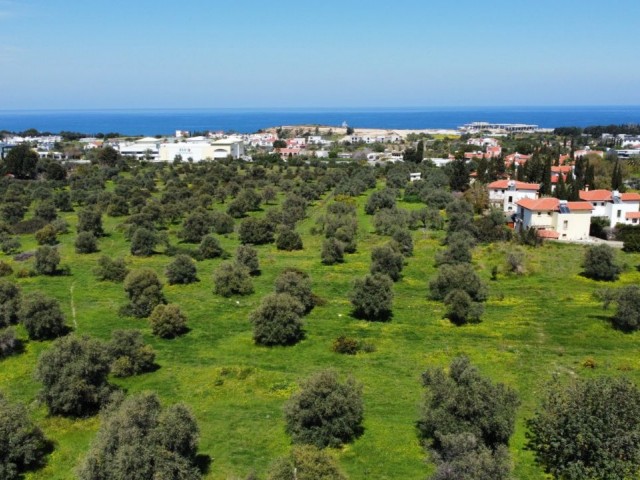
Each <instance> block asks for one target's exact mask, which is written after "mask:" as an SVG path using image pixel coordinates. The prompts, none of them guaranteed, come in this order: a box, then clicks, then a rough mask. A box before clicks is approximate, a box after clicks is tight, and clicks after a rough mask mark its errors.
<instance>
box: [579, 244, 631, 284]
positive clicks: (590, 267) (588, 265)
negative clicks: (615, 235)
mask: <svg viewBox="0 0 640 480" xmlns="http://www.w3.org/2000/svg"><path fill="white" fill-rule="evenodd" d="M615 257H616V254H615V250H614V249H613V248H611V247H610V246H609V245H605V244H603V243H602V244H598V245H592V246H590V247H588V248H587V251H586V252H585V254H584V261H583V263H582V266H583V268H584V275H585V276H586V277H588V278H592V279H593V280H606V281H613V280H617V279H618V276H619V275H620V272H621V271H622V269H621V268H620V266H619V265H618V264H617V263H616V258H615Z"/></svg>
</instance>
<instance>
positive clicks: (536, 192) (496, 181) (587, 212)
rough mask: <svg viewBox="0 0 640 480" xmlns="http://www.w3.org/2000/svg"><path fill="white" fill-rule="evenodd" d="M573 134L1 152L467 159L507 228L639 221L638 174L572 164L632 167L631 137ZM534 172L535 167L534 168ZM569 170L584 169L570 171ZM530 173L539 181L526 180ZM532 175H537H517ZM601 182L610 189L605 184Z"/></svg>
mask: <svg viewBox="0 0 640 480" xmlns="http://www.w3.org/2000/svg"><path fill="white" fill-rule="evenodd" d="M563 133H564V134H566V133H572V135H571V136H570V137H569V136H566V135H562V134H563ZM575 133H576V132H574V131H572V130H571V129H568V131H563V129H557V130H554V129H549V128H539V127H538V126H537V125H528V124H509V123H487V122H473V123H469V124H466V125H462V126H460V127H459V128H458V129H457V130H447V129H441V130H434V129H430V130H384V129H355V128H352V127H350V126H348V125H347V124H346V123H344V124H343V125H341V126H339V127H331V126H319V125H300V126H283V127H272V128H266V129H264V130H261V131H259V132H257V133H253V134H244V135H236V134H227V133H225V132H223V131H215V132H211V131H206V132H189V131H185V130H176V131H175V134H174V135H172V136H163V135H157V136H154V137H142V138H140V137H126V136H120V135H119V134H99V135H97V136H95V137H87V136H83V135H81V134H77V133H70V132H62V133H60V134H56V135H50V134H40V133H39V132H36V131H27V132H23V133H21V134H9V133H5V135H4V138H2V143H0V152H1V154H2V158H4V156H5V155H6V154H7V152H8V151H10V150H11V149H12V148H13V147H15V146H16V145H20V144H24V143H28V144H29V145H30V146H31V147H32V148H33V150H35V151H36V152H37V154H38V156H39V158H41V159H50V160H54V161H59V162H62V163H68V164H83V163H91V162H92V160H93V159H94V158H95V155H96V152H98V151H100V150H104V149H111V150H112V151H113V152H114V153H116V154H118V155H120V156H122V157H127V158H132V159H138V160H140V161H147V162H174V163H175V162H183V161H184V162H194V163H198V162H203V161H211V160H223V159H235V160H244V161H247V162H251V161H254V160H257V161H261V160H265V159H267V160H269V159H271V160H272V161H275V160H280V161H285V162H289V163H291V164H293V165H298V164H300V163H301V162H310V161H325V162H328V161H335V162H348V161H358V162H361V163H366V164H369V165H371V166H384V165H385V164H393V163H397V162H405V161H407V162H413V163H416V161H418V162H417V163H420V162H422V161H427V162H431V163H432V164H433V165H435V166H437V167H447V166H449V167H450V166H451V164H452V163H453V162H455V161H456V160H460V161H463V162H464V163H465V165H466V169H467V172H468V175H469V183H470V184H473V183H475V182H476V181H480V182H481V183H482V184H483V185H486V190H487V193H488V204H489V206H491V207H494V208H499V209H500V210H501V211H503V212H504V214H505V216H506V217H507V222H508V224H509V225H510V226H511V227H512V228H514V229H515V230H516V231H518V230H527V229H529V228H533V229H535V230H536V231H537V232H538V236H539V237H541V238H545V239H556V240H567V241H588V240H589V238H590V234H592V233H593V231H592V230H593V228H592V227H591V223H592V220H591V219H592V217H598V218H600V219H602V222H603V225H604V226H605V227H607V228H609V229H613V228H614V227H615V226H616V225H618V224H623V225H638V224H639V222H640V194H638V193H621V191H620V190H624V189H625V188H627V187H636V188H637V187H638V185H637V180H636V179H634V178H626V179H625V180H624V184H622V183H621V184H619V185H618V184H616V185H613V187H612V188H611V189H603V188H593V187H594V186H597V185H593V183H595V179H594V178H591V180H589V179H586V180H585V178H584V170H585V168H584V167H581V166H580V165H579V162H581V161H583V160H586V161H587V163H588V162H589V159H592V160H595V161H598V160H602V159H604V158H605V157H606V159H607V160H608V162H607V163H608V164H609V165H613V164H614V163H615V164H616V165H618V162H620V161H627V162H631V163H633V164H635V163H636V160H635V159H637V158H640V135H638V134H627V133H617V134H613V133H600V135H598V136H593V135H585V134H581V135H575ZM527 138H535V139H536V142H538V143H539V142H540V140H541V139H542V142H543V144H546V145H547V147H549V148H548V149H547V150H548V151H546V152H545V155H546V158H547V163H552V164H550V165H548V166H547V170H548V171H544V165H541V164H540V162H541V161H540V159H539V158H538V159H537V160H536V161H537V163H538V164H540V165H538V166H537V167H532V158H533V157H536V156H538V157H539V156H540V155H539V153H536V151H535V150H536V148H534V147H532V146H531V145H530V144H527ZM559 142H562V143H561V144H560V143H559ZM519 146H520V147H521V146H524V147H525V148H524V150H525V151H519V150H518V147H519ZM538 150H539V148H538ZM550 151H553V152H555V157H553V158H551V157H549V152H550ZM577 160H578V161H577ZM616 168H617V167H616ZM536 169H537V170H540V172H543V173H539V174H536V173H535V170H536ZM577 170H582V171H583V172H582V173H578V175H577V173H576V172H577ZM614 173H615V172H614ZM536 175H537V177H538V178H533V177H535V176H536ZM420 176H421V175H420V173H418V172H416V173H413V174H411V177H410V179H411V181H416V180H420ZM544 176H546V178H543V177H544ZM578 176H582V177H583V178H582V179H580V178H578ZM592 177H593V174H592ZM532 179H533V180H538V181H536V182H534V181H526V180H532ZM620 182H622V177H620ZM545 183H546V184H547V185H545ZM589 183H591V185H590V184H589ZM614 183H615V182H614ZM607 186H611V185H610V182H607ZM556 197H557V198H556Z"/></svg>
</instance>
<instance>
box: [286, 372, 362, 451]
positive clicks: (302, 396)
mask: <svg viewBox="0 0 640 480" xmlns="http://www.w3.org/2000/svg"><path fill="white" fill-rule="evenodd" d="M284 416H285V428H286V431H287V433H288V434H289V435H291V440H292V442H293V443H295V444H307V445H315V446H316V447H318V448H324V447H339V446H341V445H342V444H344V443H347V442H350V441H352V440H353V439H354V438H356V437H357V436H358V435H359V434H360V433H361V432H362V420H363V417H364V407H363V402H362V386H361V385H360V384H358V383H357V382H356V381H355V380H354V379H353V378H351V377H349V378H347V380H346V381H345V382H344V383H342V382H340V380H339V378H338V375H337V373H336V372H334V371H332V370H324V371H320V372H318V373H316V374H315V375H312V376H311V377H310V378H308V379H307V380H305V381H304V382H302V385H301V386H300V391H298V392H297V393H295V394H294V395H292V396H291V398H290V399H289V400H288V401H287V403H286V404H285V408H284Z"/></svg>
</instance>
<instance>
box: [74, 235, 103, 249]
mask: <svg viewBox="0 0 640 480" xmlns="http://www.w3.org/2000/svg"><path fill="white" fill-rule="evenodd" d="M75 247H76V253H81V254H82V253H95V252H97V251H98V240H97V239H96V237H95V236H94V235H93V233H91V232H80V233H79V234H78V236H77V237H76V242H75Z"/></svg>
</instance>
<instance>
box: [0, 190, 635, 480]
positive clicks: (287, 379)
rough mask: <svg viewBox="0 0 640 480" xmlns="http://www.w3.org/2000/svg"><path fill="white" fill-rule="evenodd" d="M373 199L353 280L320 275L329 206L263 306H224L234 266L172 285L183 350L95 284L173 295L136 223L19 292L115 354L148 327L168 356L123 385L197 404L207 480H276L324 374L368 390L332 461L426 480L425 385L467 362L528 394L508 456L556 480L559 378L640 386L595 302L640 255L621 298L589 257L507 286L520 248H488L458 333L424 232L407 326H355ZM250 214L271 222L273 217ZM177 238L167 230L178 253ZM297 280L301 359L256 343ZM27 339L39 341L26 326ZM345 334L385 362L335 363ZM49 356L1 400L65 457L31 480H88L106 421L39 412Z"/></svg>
mask: <svg viewBox="0 0 640 480" xmlns="http://www.w3.org/2000/svg"><path fill="white" fill-rule="evenodd" d="M370 193H371V191H368V192H367V195H368V194H370ZM366 198H367V196H366V195H362V196H360V197H358V198H357V202H358V219H359V228H360V230H359V234H358V251H357V253H355V254H351V255H346V256H345V262H344V263H343V264H341V265H337V266H324V265H322V264H321V263H320V248H321V244H322V240H323V237H322V236H320V235H312V234H311V233H310V230H311V228H312V227H313V225H315V221H316V219H317V218H318V217H319V216H320V215H322V214H323V213H324V211H325V208H326V205H327V204H328V203H329V202H330V201H331V199H332V197H331V195H330V194H329V195H325V196H324V197H323V198H322V199H321V200H319V201H317V202H315V203H314V204H312V205H311V206H310V207H309V208H308V210H307V213H308V215H307V218H306V219H305V220H304V221H302V222H300V223H299V224H298V226H297V231H298V232H300V233H301V234H302V237H303V242H304V249H303V250H302V251H297V252H282V251H278V250H276V248H275V246H274V245H264V246H259V247H257V249H258V251H259V259H260V265H261V269H262V274H261V275H260V276H257V277H254V278H253V282H254V287H255V293H253V294H252V295H250V296H246V297H232V298H223V297H220V296H217V295H214V294H213V280H212V273H213V271H214V270H215V269H216V267H217V266H218V265H219V264H220V262H222V260H221V259H214V260H205V261H201V262H198V264H197V266H198V276H199V279H200V281H199V282H198V283H194V284H190V285H185V286H183V285H176V286H169V285H166V284H165V287H164V292H165V295H166V297H167V299H168V301H169V302H171V303H177V304H179V305H180V306H181V308H182V309H183V311H184V312H185V313H186V315H187V317H188V325H189V328H190V331H189V332H188V333H187V334H186V335H184V336H182V337H179V338H177V339H174V340H162V339H158V338H156V337H154V336H152V334H151V329H150V328H149V326H148V324H147V322H146V321H145V320H139V319H133V318H125V317H120V316H118V309H119V308H120V307H121V306H122V305H123V304H125V303H126V298H125V294H124V290H123V287H122V284H116V283H110V282H98V281H97V280H95V277H94V275H93V273H92V270H93V268H94V267H95V265H96V262H97V259H98V258H99V256H100V255H105V254H106V255H109V256H112V257H118V256H123V255H124V256H125V257H126V260H127V262H128V264H129V268H131V269H133V268H137V267H142V266H146V267H151V268H153V269H155V270H156V271H157V272H158V274H159V275H160V276H161V278H163V279H165V280H166V277H165V274H164V269H165V267H166V266H167V265H168V264H169V263H170V262H171V258H170V257H168V256H166V255H163V254H161V253H159V254H156V255H153V256H151V257H146V258H141V257H133V256H131V255H129V244H128V242H126V240H125V238H124V236H123V234H122V232H121V230H120V229H119V228H118V225H119V224H120V223H121V222H122V219H117V218H111V217H107V216H103V222H104V226H105V231H106V232H107V236H106V237H103V238H102V239H100V250H101V251H100V252H99V253H96V254H90V255H78V254H76V253H75V252H74V247H73V242H74V239H75V222H76V219H77V217H76V213H71V214H64V216H65V218H66V219H67V221H68V222H69V223H70V225H71V229H70V232H71V233H68V234H64V235H61V236H60V241H61V244H60V253H61V257H62V262H61V265H62V266H68V267H69V268H70V270H71V275H69V276H55V277H45V276H36V277H28V278H20V279H16V278H15V277H12V279H15V281H16V282H17V283H19V284H20V286H21V287H22V289H23V291H25V292H27V291H33V290H41V291H43V292H45V293H47V294H49V295H51V296H53V297H55V298H57V299H58V300H59V301H60V302H61V305H62V306H63V309H64V311H65V314H66V316H67V323H68V324H69V326H71V327H72V328H73V329H74V330H75V331H76V332H77V333H78V334H86V335H91V336H94V337H97V338H100V339H103V340H107V339H109V338H110V335H111V331H112V330H114V329H121V328H136V329H140V330H141V331H142V332H143V333H144V336H145V340H146V341H147V342H148V343H149V344H151V345H152V346H153V348H154V349H155V350H156V352H157V358H156V361H157V363H158V364H159V366H160V368H159V369H158V370H157V371H154V372H152V373H148V374H143V375H139V376H134V377H130V378H127V379H123V380H122V379H112V381H113V383H115V384H117V385H119V386H120V387H121V388H123V389H124V390H125V391H127V392H128V393H135V392H140V391H146V390H153V391H155V392H157V393H158V395H159V396H160V398H161V399H162V401H163V402H165V403H166V404H170V403H175V402H184V403H186V404H188V405H189V406H190V407H191V408H192V410H193V412H194V414H195V416H196V418H197V420H198V424H199V427H200V453H202V454H204V455H208V456H209V457H210V458H211V465H210V468H209V472H208V473H207V475H206V478H207V479H244V478H246V477H247V476H248V475H249V474H250V473H251V472H256V473H257V474H258V476H259V477H262V476H264V474H265V472H266V471H267V468H268V466H269V464H270V463H271V462H272V461H273V460H274V459H275V458H276V457H278V456H280V455H283V454H285V453H286V452H287V451H288V449H289V447H290V440H289V438H288V436H287V435H286V434H285V431H284V421H283V415H282V408H283V404H284V402H285V401H286V400H287V398H289V396H290V395H291V393H292V392H294V391H295V390H296V389H297V386H298V383H299V381H300V380H301V379H304V378H305V377H307V376H308V375H310V374H311V373H313V372H315V371H317V370H320V369H325V368H333V369H335V370H337V371H338V372H340V373H341V374H342V375H343V376H346V375H353V376H354V377H355V378H356V379H357V380H358V381H360V382H361V383H362V384H363V386H364V403H365V421H364V433H363V435H362V436H361V437H359V438H358V439H357V440H356V441H354V442H353V443H351V444H348V445H346V446H344V447H343V448H342V449H337V450H333V451H332V453H333V454H334V455H335V456H336V458H337V459H338V460H339V463H340V465H341V466H342V468H343V469H344V471H345V472H346V473H347V474H348V476H349V477H350V478H351V479H423V478H425V477H426V476H427V475H428V474H429V473H430V472H431V471H432V467H431V465H430V463H429V461H428V459H427V455H426V453H425V451H424V450H423V449H422V447H421V446H420V444H419V441H418V437H417V431H416V428H415V422H416V420H417V418H418V409H419V404H420V402H421V399H422V396H423V387H422V386H421V381H420V374H421V373H422V372H423V371H424V370H425V369H427V368H429V367H435V366H438V367H444V366H446V365H448V363H449V362H450V361H451V359H452V358H453V357H455V356H457V355H460V354H466V355H468V356H469V357H470V358H471V360H472V362H473V363H474V364H475V365H476V366H477V367H478V368H479V369H480V371H481V372H482V373H483V374H485V375H487V376H489V377H490V378H492V379H493V380H494V381H499V382H504V383H506V384H508V385H511V386H512V387H514V388H515V389H516V390H517V391H518V392H519V395H520V397H521V400H522V405H521V407H520V409H519V415H518V422H517V427H516V432H515V435H514V436H513V437H512V441H511V445H510V446H511V451H512V455H513V460H514V465H515V467H514V477H515V478H518V479H535V480H538V479H540V480H541V479H544V478H545V475H544V474H543V472H542V470H541V469H540V468H539V467H538V466H536V465H535V463H534V461H533V455H532V454H531V452H528V451H526V450H525V448H524V446H525V443H526V426H525V420H526V419H527V418H529V417H530V416H531V415H532V414H533V412H534V411H535V408H536V407H537V405H538V404H539V402H540V399H541V392H542V390H543V388H544V386H545V383H546V382H548V381H549V380H550V379H551V377H552V376H553V375H559V376H560V377H563V378H570V377H573V376H597V375H607V376H617V375H625V376H628V377H629V378H631V379H632V380H633V381H635V382H640V357H639V356H638V351H639V347H640V334H625V333H621V332H619V331H617V330H614V329H613V328H612V327H611V325H610V322H609V320H608V318H609V316H610V315H612V310H603V309H602V307H601V304H600V302H598V300H597V299H596V298H595V297H594V292H596V291H597V290H599V289H601V288H604V287H619V286H622V285H626V284H638V283H640V272H639V271H638V270H637V268H636V266H637V265H638V264H640V255H638V254H633V255H632V254H624V253H622V252H619V253H618V255H619V261H620V262H621V263H623V264H624V265H625V266H626V268H625V271H624V273H623V274H622V275H621V278H620V280H618V281H617V282H615V283H613V284H607V283H602V282H596V281H593V280H589V279H586V278H584V277H582V276H581V275H580V272H581V267H580V264H581V261H582V257H583V254H584V249H585V247H584V246H581V245H567V244H557V243H547V244H545V245H543V246H542V247H539V248H531V247H527V248H525V247H522V248H525V251H526V261H525V264H526V274H524V275H522V276H515V275H507V274H506V273H505V270H506V268H505V255H506V252H507V251H509V250H510V249H512V248H514V245H512V244H492V245H484V246H483V245H481V246H479V247H476V249H475V250H474V266H475V267H476V269H477V271H478V273H479V275H480V276H481V277H482V278H483V279H484V280H485V281H486V282H487V284H488V286H489V290H490V297H489V300H488V302H487V303H486V305H485V313H484V315H483V317H482V322H481V323H479V324H474V325H466V326H462V327H456V326H454V325H453V324H451V323H450V322H449V321H448V320H446V319H444V318H443V314H444V306H443V305H442V303H440V302H433V301H430V300H428V299H427V293H428V288H427V284H428V281H429V279H430V278H431V277H432V276H433V275H434V274H435V271H436V268H435V266H434V255H435V252H437V251H438V250H439V249H441V248H443V247H442V246H441V240H442V236H443V232H433V231H422V230H416V231H413V239H414V245H415V248H414V256H412V257H410V258H407V260H406V266H405V269H404V271H403V278H402V279H401V280H400V281H399V282H397V283H396V284H395V285H394V295H395V299H394V308H393V318H392V319H391V320H390V321H389V322H385V323H371V322H366V321H362V320H356V319H354V318H353V317H352V316H351V308H350V303H349V300H348V294H349V291H350V289H351V284H352V282H353V280H354V279H355V278H357V277H360V276H363V275H365V274H366V273H367V272H368V270H369V264H370V254H371V250H372V248H373V247H375V246H377V245H380V244H383V243H385V242H386V241H387V240H388V237H382V236H379V235H377V234H375V233H374V232H373V227H372V222H371V221H372V217H369V216H366V215H365V214H364V209H363V207H364V204H365V202H366ZM398 206H399V207H403V208H407V209H413V208H419V207H420V206H421V205H417V204H406V203H402V202H399V204H398ZM214 208H220V209H223V208H226V205H219V204H216V205H214ZM266 208H270V207H265V209H266ZM251 215H264V211H263V212H257V213H252V214H251ZM236 224H237V222H236ZM178 228H179V227H177V226H173V227H171V229H170V231H169V236H170V239H171V242H172V243H174V244H175V243H177V242H178V239H177V237H176V236H175V234H176V231H177V229H178ZM219 239H220V241H221V243H222V244H223V246H224V247H225V249H226V250H227V252H229V253H231V254H233V252H234V251H235V248H236V247H237V246H238V245H239V241H238V237H237V234H230V235H227V236H219ZM21 241H22V244H23V249H24V250H25V251H28V250H34V249H35V248H36V244H35V241H34V240H33V235H23V236H21ZM2 259H3V260H5V261H9V262H10V263H11V264H12V266H13V268H14V270H16V271H17V270H20V269H22V268H27V269H28V268H31V267H32V265H31V263H32V260H29V261H26V262H22V263H21V262H15V261H13V260H11V259H10V258H9V257H5V258H2ZM493 266H498V267H499V273H498V278H497V280H495V281H492V280H490V276H491V274H490V272H491V269H492V267H493ZM286 267H296V268H298V269H301V270H303V271H305V272H307V273H308V274H309V275H310V276H311V278H312V280H313V285H314V286H313V290H314V293H315V294H316V295H317V296H318V297H320V298H321V299H322V304H321V305H320V306H317V307H316V308H315V309H314V310H313V311H312V312H311V313H310V314H309V315H308V316H307V317H305V326H306V338H305V339H304V340H303V341H301V342H300V343H298V344H297V345H295V346H291V347H276V348H267V347H258V346H256V345H254V343H253V341H252V328H251V325H250V323H249V321H248V316H249V313H250V312H251V311H252V310H253V309H254V308H256V307H257V306H258V304H259V302H260V300H261V298H262V297H263V296H264V295H266V294H267V293H269V292H271V291H272V290H273V288H274V287H273V284H274V279H275V277H276V276H277V275H278V274H279V273H280V272H281V271H282V270H283V269H284V268H286ZM18 332H19V334H20V337H21V338H22V339H24V340H25V341H26V338H27V337H26V332H25V331H24V330H23V329H22V327H19V328H18ZM340 335H348V336H351V337H355V338H357V339H360V340H366V341H367V342H369V343H372V344H373V345H375V351H374V352H369V353H364V352H360V353H358V354H357V355H353V356H350V355H340V354H337V353H334V352H333V351H332V348H331V347H332V343H333V341H334V339H335V338H336V337H338V336H340ZM49 345H50V342H36V341H30V342H25V351H24V352H23V353H21V354H18V355H15V356H11V357H9V358H6V359H4V360H2V361H0V390H2V391H3V392H5V394H6V395H7V396H8V397H9V398H11V399H12V400H16V401H21V402H23V403H25V404H27V406H28V408H29V410H30V412H31V413H32V417H33V418H34V419H35V420H36V421H37V423H38V424H39V425H41V427H42V428H43V430H44V431H45V434H46V435H47V437H48V438H50V439H51V440H52V441H53V442H54V444H55V450H54V451H53V453H52V454H51V455H50V456H49V457H48V460H47V464H46V466H45V467H44V468H42V469H41V470H38V471H36V472H32V473H29V474H28V475H27V476H26V478H28V479H31V480H44V479H46V480H62V479H70V478H74V468H75V466H76V465H77V464H78V463H79V461H80V459H81V458H82V457H83V455H84V454H85V452H86V451H87V449H88V446H89V444H90V442H91V441H92V439H93V437H94V435H95V433H96V431H97V429H98V427H99V422H100V420H99V417H98V416H96V417H92V418H88V419H67V418H62V417H51V416H48V415H47V412H46V409H45V407H44V406H42V405H40V404H39V403H38V402H37V398H36V397H37V392H38V389H39V385H38V383H37V382H36V381H35V380H34V379H33V370H34V367H35V364H36V361H37V359H38V356H39V354H40V353H41V352H42V351H43V350H45V349H47V348H48V347H49ZM587 360H593V364H595V368H588V367H586V366H585V361H587ZM590 363H591V362H590Z"/></svg>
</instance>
